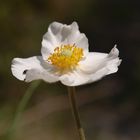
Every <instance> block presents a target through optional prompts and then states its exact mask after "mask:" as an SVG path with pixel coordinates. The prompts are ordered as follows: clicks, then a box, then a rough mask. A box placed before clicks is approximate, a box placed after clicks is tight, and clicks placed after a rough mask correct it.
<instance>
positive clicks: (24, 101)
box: [6, 81, 41, 140]
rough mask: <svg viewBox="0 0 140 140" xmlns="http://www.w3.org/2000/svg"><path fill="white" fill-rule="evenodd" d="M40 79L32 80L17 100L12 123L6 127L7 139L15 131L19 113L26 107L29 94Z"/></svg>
mask: <svg viewBox="0 0 140 140" xmlns="http://www.w3.org/2000/svg"><path fill="white" fill-rule="evenodd" d="M40 82H41V81H35V82H32V83H31V85H30V86H29V87H28V89H27V90H26V92H25V94H24V96H23V97H22V99H21V101H20V102H19V105H18V108H17V110H16V113H15V116H14V119H13V122H12V125H11V126H10V128H9V129H8V132H7V136H6V137H7V139H8V140H10V139H12V138H13V137H14V134H15V131H16V129H17V125H18V122H19V121H20V118H21V115H22V113H23V111H24V109H25V108H26V106H27V104H28V101H29V100H30V98H31V96H32V95H33V93H34V91H35V89H36V88H37V87H38V86H39V84H40Z"/></svg>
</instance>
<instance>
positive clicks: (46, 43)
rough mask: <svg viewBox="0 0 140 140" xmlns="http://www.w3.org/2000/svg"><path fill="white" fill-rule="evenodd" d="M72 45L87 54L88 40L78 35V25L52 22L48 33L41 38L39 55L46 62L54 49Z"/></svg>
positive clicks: (83, 35)
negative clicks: (40, 54)
mask: <svg viewBox="0 0 140 140" xmlns="http://www.w3.org/2000/svg"><path fill="white" fill-rule="evenodd" d="M64 44H65V45H67V44H70V45H73V44H76V45H77V47H81V48H83V49H84V53H85V55H86V54H87V53H88V39H87V37H86V36H85V34H82V33H80V31H79V27H78V24H77V23H76V22H73V23H72V24H71V25H66V24H61V23H58V22H53V23H52V24H50V26H49V28H48V32H47V33H46V34H45V35H44V36H43V40H42V49H41V53H42V56H43V59H44V60H46V59H47V58H48V55H49V54H50V53H53V50H54V48H56V47H59V46H61V45H64Z"/></svg>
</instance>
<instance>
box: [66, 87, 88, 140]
mask: <svg viewBox="0 0 140 140" xmlns="http://www.w3.org/2000/svg"><path fill="white" fill-rule="evenodd" d="M68 93H69V100H70V103H71V108H72V112H73V116H74V119H75V122H76V127H77V130H78V134H79V138H80V140H86V138H85V134H84V129H83V128H82V125H81V121H80V116H79V112H78V107H77V104H76V97H75V94H76V91H75V87H68Z"/></svg>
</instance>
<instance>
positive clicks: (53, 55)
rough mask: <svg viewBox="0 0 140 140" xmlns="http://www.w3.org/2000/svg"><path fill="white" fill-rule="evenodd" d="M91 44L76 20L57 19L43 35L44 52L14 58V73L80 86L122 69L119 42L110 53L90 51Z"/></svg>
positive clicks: (17, 75)
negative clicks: (70, 22)
mask: <svg viewBox="0 0 140 140" xmlns="http://www.w3.org/2000/svg"><path fill="white" fill-rule="evenodd" d="M88 47H89V45H88V39H87V37H86V36H85V34H83V33H81V32H80V31H79V27H78V24H77V23H76V22H73V23H72V24H71V25H66V24H61V23H58V22H53V23H51V24H50V25H49V27H48V31H47V33H45V35H44V36H43V40H42V48H41V56H33V57H29V58H14V59H13V61H12V65H11V70H12V74H13V75H14V76H15V77H16V78H17V79H19V80H22V81H25V82H31V81H33V80H38V79H42V80H44V81H46V82H48V83H53V82H57V81H60V82H61V83H62V84H64V85H67V86H78V85H83V84H87V83H91V82H94V81H97V80H99V79H101V78H102V77H104V76H106V75H108V74H111V73H115V72H117V71H118V66H119V65H120V63H121V60H120V59H119V57H118V55H119V50H118V49H117V48H116V45H115V46H114V48H113V49H112V50H111V51H110V53H108V54H107V53H99V52H89V48H88Z"/></svg>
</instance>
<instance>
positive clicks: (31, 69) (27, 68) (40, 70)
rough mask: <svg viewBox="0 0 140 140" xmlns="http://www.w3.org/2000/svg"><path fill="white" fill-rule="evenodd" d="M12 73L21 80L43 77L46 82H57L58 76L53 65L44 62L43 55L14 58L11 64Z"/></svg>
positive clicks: (27, 80) (28, 80)
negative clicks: (53, 70)
mask: <svg viewBox="0 0 140 140" xmlns="http://www.w3.org/2000/svg"><path fill="white" fill-rule="evenodd" d="M11 70H12V74H13V75H14V76H15V77H16V78H17V79H19V80H22V81H23V80H25V81H26V82H30V81H32V80H38V79H42V80H44V81H46V82H56V81H58V77H57V76H55V75H53V74H52V73H51V72H50V71H51V67H50V66H49V65H47V64H44V61H43V60H42V57H40V56H34V57H30V58H25V59H22V58H14V59H13V61H12V66H11Z"/></svg>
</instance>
